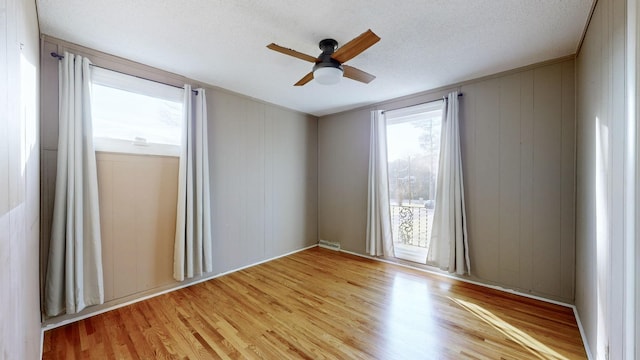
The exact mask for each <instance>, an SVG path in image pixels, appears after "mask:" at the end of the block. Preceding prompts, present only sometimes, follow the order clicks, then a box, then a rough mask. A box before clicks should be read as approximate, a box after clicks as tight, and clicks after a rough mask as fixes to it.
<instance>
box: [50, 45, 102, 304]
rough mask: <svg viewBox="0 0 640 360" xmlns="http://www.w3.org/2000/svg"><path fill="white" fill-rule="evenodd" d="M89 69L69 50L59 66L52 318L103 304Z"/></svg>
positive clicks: (81, 59)
mask: <svg viewBox="0 0 640 360" xmlns="http://www.w3.org/2000/svg"><path fill="white" fill-rule="evenodd" d="M89 65H90V62H89V60H88V59H87V58H83V57H81V56H77V55H73V54H69V53H68V52H65V53H64V58H63V59H62V60H61V61H60V64H59V91H60V92H59V102H60V103H59V125H58V131H59V133H58V163H57V174H56V190H55V200H54V209H53V224H52V227H51V240H50V244H49V261H48V263H47V275H46V282H45V312H46V313H47V315H49V316H56V315H59V314H62V313H64V312H66V313H67V314H73V313H76V312H78V311H81V310H82V309H84V308H85V307H86V306H88V305H95V304H101V303H103V302H104V290H103V281H102V249H101V241H100V213H99V206H98V177H97V171H96V157H95V152H94V149H93V131H92V126H91V72H90V68H89Z"/></svg>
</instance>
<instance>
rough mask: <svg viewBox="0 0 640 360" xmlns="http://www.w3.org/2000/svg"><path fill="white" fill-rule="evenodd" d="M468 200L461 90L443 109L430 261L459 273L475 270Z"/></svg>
mask: <svg viewBox="0 0 640 360" xmlns="http://www.w3.org/2000/svg"><path fill="white" fill-rule="evenodd" d="M468 242H469V237H468V235H467V218H466V212H465V204H464V182H463V176H462V155H461V151H460V122H459V117H458V92H457V91H453V92H451V93H449V94H448V95H447V97H446V102H445V108H444V110H443V112H442V129H441V138H440V161H439V163H438V178H437V182H436V206H435V211H434V215H433V228H432V231H431V240H430V242H429V247H428V252H427V259H426V263H427V264H430V265H433V266H437V267H439V268H441V269H443V270H446V271H448V272H450V273H454V272H455V273H457V274H459V275H462V274H464V273H465V272H467V273H470V272H471V266H470V262H469V243H468Z"/></svg>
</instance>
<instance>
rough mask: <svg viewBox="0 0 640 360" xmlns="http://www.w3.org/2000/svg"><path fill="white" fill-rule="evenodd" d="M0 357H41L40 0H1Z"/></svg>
mask: <svg viewBox="0 0 640 360" xmlns="http://www.w3.org/2000/svg"><path fill="white" fill-rule="evenodd" d="M0 29H2V31H1V32H0V49H2V50H0V78H1V80H0V83H2V85H1V86H0V358H2V359H38V358H39V357H40V311H39V307H40V304H39V301H38V299H39V298H38V293H39V290H38V261H37V259H38V236H39V229H40V218H39V197H40V192H39V176H40V171H39V165H40V158H39V140H38V126H39V114H38V109H39V107H38V94H39V86H38V76H39V69H40V66H39V61H40V60H39V41H38V31H39V30H38V20H37V16H36V9H35V3H34V2H33V1H29V0H0Z"/></svg>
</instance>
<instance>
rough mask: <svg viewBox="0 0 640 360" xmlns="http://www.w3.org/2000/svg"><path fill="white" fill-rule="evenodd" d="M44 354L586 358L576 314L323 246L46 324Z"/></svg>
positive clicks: (91, 356) (90, 356)
mask: <svg viewBox="0 0 640 360" xmlns="http://www.w3.org/2000/svg"><path fill="white" fill-rule="evenodd" d="M43 358H44V359H585V358H586V354H585V352H584V347H583V345H582V341H581V339H580V334H579V330H578V327H577V325H576V321H575V318H574V316H573V311H572V310H571V309H569V308H565V307H562V306H558V305H553V304H549V303H545V302H541V301H536V300H532V299H528V298H524V297H520V296H516V295H511V294H506V293H503V292H499V291H495V290H491V289H487V288H484V287H480V286H476V285H472V284H468V283H464V282H460V281H456V280H452V279H448V278H445V277H441V276H436V275H430V274H425V273H424V272H420V271H417V270H412V269H407V268H403V267H400V266H397V265H392V264H387V263H383V262H379V261H374V260H369V259H365V258H361V257H356V256H352V255H348V254H344V253H338V252H334V251H331V250H326V249H321V248H312V249H309V250H305V251H302V252H299V253H296V254H293V255H290V256H288V257H285V258H280V259H277V260H273V261H270V262H268V263H265V264H261V265H258V266H254V267H251V268H248V269H245V270H242V271H238V272H235V273H232V274H229V275H226V276H223V277H220V278H217V279H213V280H210V281H207V282H204V283H201V284H198V285H194V286H191V287H188V288H185V289H181V290H178V291H174V292H171V293H168V294H165V295H161V296H157V297H155V298H152V299H149V300H146V301H142V302H139V303H136V304H133V305H129V306H126V307H123V308H120V309H117V310H113V311H110V312H107V313H104V314H101V315H98V316H94V317H92V318H89V319H86V320H82V321H79V322H76V323H73V324H69V325H66V326H63V327H60V328H56V329H53V330H49V331H47V332H45V336H44V357H43Z"/></svg>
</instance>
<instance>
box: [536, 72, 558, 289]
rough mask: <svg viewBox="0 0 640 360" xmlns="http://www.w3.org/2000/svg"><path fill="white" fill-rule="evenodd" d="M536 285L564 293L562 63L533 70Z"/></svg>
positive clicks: (538, 287) (537, 287)
mask: <svg viewBox="0 0 640 360" xmlns="http://www.w3.org/2000/svg"><path fill="white" fill-rule="evenodd" d="M534 94H535V97H534V113H533V116H534V119H533V121H534V125H533V132H534V139H535V142H534V152H533V193H534V198H533V238H534V240H535V241H534V243H533V264H534V278H533V288H534V289H535V290H536V291H538V292H540V293H545V294H561V289H560V276H561V262H562V259H561V249H562V247H561V242H562V239H561V238H560V235H561V231H560V220H561V211H560V209H561V208H560V205H561V203H560V199H561V186H560V184H561V175H562V172H561V168H562V166H561V165H562V163H561V150H562V147H561V140H562V134H561V130H562V65H561V64H555V65H552V66H547V67H545V68H541V69H536V70H535V71H534Z"/></svg>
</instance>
